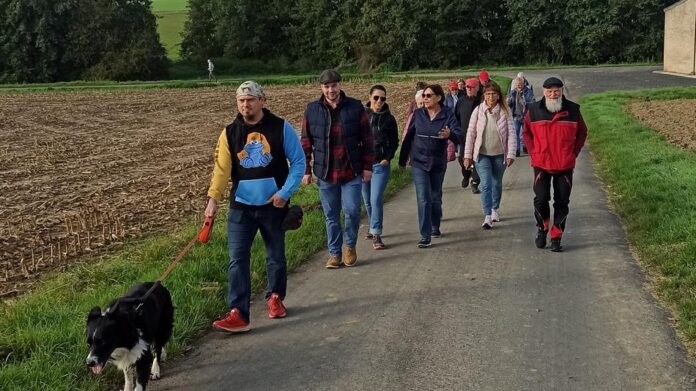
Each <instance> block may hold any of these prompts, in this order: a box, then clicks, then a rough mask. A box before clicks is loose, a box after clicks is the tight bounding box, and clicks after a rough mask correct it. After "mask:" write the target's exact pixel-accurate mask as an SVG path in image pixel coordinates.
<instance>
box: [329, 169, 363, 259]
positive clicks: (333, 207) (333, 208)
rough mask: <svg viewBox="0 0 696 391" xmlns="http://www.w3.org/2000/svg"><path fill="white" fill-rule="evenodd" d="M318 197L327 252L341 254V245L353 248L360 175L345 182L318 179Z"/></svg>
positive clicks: (358, 225) (356, 228)
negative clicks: (322, 211) (324, 222)
mask: <svg viewBox="0 0 696 391" xmlns="http://www.w3.org/2000/svg"><path fill="white" fill-rule="evenodd" d="M318 182H319V198H321V207H322V209H324V217H325V218H326V235H327V236H328V246H329V254H330V255H335V256H339V257H340V256H341V245H343V244H345V245H346V247H350V248H355V244H356V243H357V241H358V228H359V227H360V191H361V189H362V176H357V177H355V178H353V180H351V181H350V182H346V183H329V182H325V181H322V180H321V179H319V180H318ZM341 210H343V214H344V224H343V225H344V227H343V229H342V228H341Z"/></svg>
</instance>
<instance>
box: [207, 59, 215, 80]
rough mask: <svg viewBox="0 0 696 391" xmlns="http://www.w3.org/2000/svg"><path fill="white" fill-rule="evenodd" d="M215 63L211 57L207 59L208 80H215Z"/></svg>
mask: <svg viewBox="0 0 696 391" xmlns="http://www.w3.org/2000/svg"><path fill="white" fill-rule="evenodd" d="M214 72H215V64H213V61H212V60H211V59H208V81H213V80H214V81H217V77H215V73H214Z"/></svg>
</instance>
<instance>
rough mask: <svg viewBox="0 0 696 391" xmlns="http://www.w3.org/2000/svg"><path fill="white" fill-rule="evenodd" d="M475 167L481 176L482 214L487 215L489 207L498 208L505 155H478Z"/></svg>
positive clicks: (501, 190) (489, 210) (489, 212)
mask: <svg viewBox="0 0 696 391" xmlns="http://www.w3.org/2000/svg"><path fill="white" fill-rule="evenodd" d="M476 169H477V170H478V173H479V176H480V177H481V184H479V190H481V205H482V206H483V214H484V215H486V216H488V215H490V214H491V209H498V208H500V198H501V197H502V196H503V174H504V173H505V156H503V155H495V156H489V155H479V160H478V162H477V163H476Z"/></svg>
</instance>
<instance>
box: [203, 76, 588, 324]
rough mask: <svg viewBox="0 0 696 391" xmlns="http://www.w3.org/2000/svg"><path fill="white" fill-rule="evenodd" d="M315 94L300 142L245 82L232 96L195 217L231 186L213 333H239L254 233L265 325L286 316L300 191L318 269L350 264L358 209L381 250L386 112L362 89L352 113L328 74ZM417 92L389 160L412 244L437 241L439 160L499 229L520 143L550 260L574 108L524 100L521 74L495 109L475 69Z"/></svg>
mask: <svg viewBox="0 0 696 391" xmlns="http://www.w3.org/2000/svg"><path fill="white" fill-rule="evenodd" d="M319 84H320V89H321V96H320V97H319V98H318V99H317V100H314V101H311V102H310V103H309V104H308V105H307V108H306V110H305V113H304V116H303V119H302V132H301V136H300V137H298V136H297V133H296V132H295V129H293V127H292V126H291V125H290V124H289V122H288V121H287V120H285V119H282V118H279V117H277V116H275V115H274V114H273V113H271V112H270V111H269V110H268V109H266V108H265V107H264V105H265V101H266V97H265V94H264V92H263V89H262V87H261V86H260V85H258V84H257V83H256V82H253V81H247V82H244V83H242V84H241V85H240V86H239V88H237V91H236V102H237V109H238V112H239V113H238V114H237V116H236V118H235V119H234V121H233V122H232V123H231V124H230V125H228V126H227V127H226V128H225V129H223V131H222V133H221V134H220V137H219V139H218V143H217V146H216V149H215V165H214V168H213V174H212V180H211V185H210V188H209V191H208V204H207V207H206V210H205V216H206V217H208V218H213V217H214V216H215V214H216V212H217V209H218V204H219V203H220V202H221V201H222V199H223V197H224V194H225V192H226V189H227V186H228V183H229V182H231V183H232V187H231V190H230V197H229V198H230V209H229V212H228V216H227V232H228V239H227V240H228V252H229V264H228V290H227V304H228V307H229V308H230V312H229V313H227V314H226V315H225V316H224V317H222V318H221V319H218V320H216V321H215V322H213V326H214V327H215V328H216V329H218V330H222V331H226V332H241V331H247V330H249V319H250V317H249V307H250V301H251V277H250V262H251V246H252V243H253V240H254V237H255V236H256V233H257V231H260V233H261V237H262V239H263V241H264V244H265V250H266V271H267V292H266V295H265V296H266V301H267V306H268V316H269V317H270V318H283V317H285V316H286V314H287V311H286V308H285V306H284V304H283V300H284V299H285V295H286V285H287V266H286V258H285V231H284V229H283V226H284V224H283V221H284V220H285V219H286V218H287V217H288V208H289V205H288V203H289V200H290V197H291V196H292V194H293V193H294V192H295V191H296V190H297V188H298V187H299V186H300V184H303V185H309V184H311V183H312V182H313V180H314V178H316V181H317V187H318V189H319V197H320V200H321V205H322V209H323V212H324V217H325V222H326V232H327V247H328V252H329V257H328V259H327V261H326V265H325V266H326V268H328V269H338V268H340V267H341V266H348V267H350V266H354V265H355V264H356V262H357V260H358V254H357V251H356V244H357V241H358V229H359V226H360V203H361V200H362V201H363V202H364V204H365V208H366V210H367V215H368V221H369V228H368V232H367V234H366V235H365V239H369V240H372V244H373V248H374V249H375V250H383V249H385V248H387V245H386V244H385V243H384V241H383V239H382V234H383V228H384V227H383V204H384V199H383V195H384V191H385V189H386V185H387V182H388V181H389V175H390V167H391V160H392V159H394V158H395V157H396V151H397V149H398V144H399V140H398V135H399V132H398V129H397V124H396V120H395V119H394V116H393V115H392V114H391V112H390V109H389V105H388V104H387V103H386V101H387V90H386V88H385V87H384V86H382V85H375V86H373V87H372V88H370V90H369V94H368V96H369V100H368V102H367V104H366V105H363V104H362V103H361V102H360V101H359V100H357V99H354V98H351V97H348V96H347V95H346V94H345V92H344V91H342V89H341V75H340V74H339V73H338V72H337V71H335V70H332V69H329V70H325V71H324V72H322V73H321V75H320V76H319ZM461 88H464V89H465V91H461ZM417 89H418V91H417V93H416V96H415V100H414V102H411V104H410V105H409V113H408V114H407V121H406V123H407V125H406V127H405V129H404V134H403V136H402V142H401V143H402V145H401V152H400V155H399V156H398V162H399V166H400V167H401V168H405V167H406V165H407V164H410V166H411V172H412V175H413V182H414V186H415V190H416V199H417V210H418V231H419V234H420V240H418V242H417V246H418V247H419V248H429V247H431V245H432V241H431V239H432V238H433V237H439V236H440V235H442V233H441V231H440V222H441V220H442V213H443V212H442V184H443V181H444V177H445V171H446V169H447V163H448V161H453V160H455V159H457V160H458V162H459V164H460V166H461V169H462V176H463V180H462V187H467V186H468V185H469V181H470V178H472V179H473V180H472V181H471V185H472V190H473V192H474V193H478V192H479V191H480V194H481V205H482V209H483V214H484V220H483V224H482V228H484V229H491V228H493V226H494V223H495V222H498V221H500V219H501V217H500V201H501V198H502V190H503V188H502V179H503V174H504V172H505V170H506V168H507V167H510V166H511V165H512V164H513V163H514V161H515V158H516V157H518V156H520V152H521V150H522V149H523V148H522V146H523V145H524V150H526V151H527V152H528V153H529V156H530V161H531V166H532V168H533V171H534V176H533V178H534V181H533V189H534V194H535V196H534V216H535V219H536V226H537V235H536V238H535V245H536V246H537V247H538V248H545V247H546V241H547V236H548V235H549V234H550V237H551V251H554V252H560V251H562V246H561V238H562V235H563V231H564V230H565V225H566V219H567V216H568V211H569V208H568V205H569V201H570V192H571V189H572V175H573V169H574V167H575V160H576V158H577V156H578V155H579V153H580V151H581V149H582V147H583V145H584V142H585V139H586V137H587V127H586V126H585V123H584V121H583V119H582V115H581V114H580V109H579V106H578V105H577V104H576V103H574V102H571V101H570V100H568V99H566V98H565V97H564V95H563V82H562V81H561V80H560V79H558V78H555V77H551V78H548V79H547V80H546V81H545V82H544V84H543V94H544V96H543V98H542V99H540V100H539V101H536V102H534V100H533V92H532V90H531V86H530V85H529V84H528V83H527V82H526V80H525V79H524V75H522V74H521V73H520V74H519V75H518V77H517V78H516V79H515V80H514V81H513V85H512V90H511V91H510V92H509V93H508V96H507V99H506V97H505V96H504V95H503V92H502V91H501V89H500V87H499V86H498V84H497V83H495V82H494V81H492V80H490V79H489V77H488V73H487V72H485V71H483V72H481V73H480V74H479V78H478V79H475V78H469V79H466V80H460V82H453V83H451V85H450V93H449V94H445V92H444V90H443V89H442V87H441V86H440V85H438V84H431V85H425V84H422V83H419V84H418V86H417ZM522 141H523V143H522ZM457 149H458V155H459V156H458V157H457V156H456V155H457V154H456V153H455V151H456V150H457ZM552 187H553V198H554V204H553V207H554V216H553V220H551V216H550V207H549V202H550V200H551V188H552ZM341 212H343V215H344V218H343V223H342V222H341Z"/></svg>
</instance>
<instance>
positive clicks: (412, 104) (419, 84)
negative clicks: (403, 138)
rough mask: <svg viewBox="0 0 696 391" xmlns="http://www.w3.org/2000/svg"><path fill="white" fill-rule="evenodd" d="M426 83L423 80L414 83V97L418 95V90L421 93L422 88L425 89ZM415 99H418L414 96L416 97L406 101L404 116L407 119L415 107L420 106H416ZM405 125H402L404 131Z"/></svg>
mask: <svg viewBox="0 0 696 391" xmlns="http://www.w3.org/2000/svg"><path fill="white" fill-rule="evenodd" d="M426 85H427V84H425V82H422V81H419V82H417V83H416V97H417V96H418V91H420V92H421V93H423V90H424V89H425V87H426ZM417 101H418V99H417V98H416V99H414V100H412V101H410V102H408V108H407V109H406V118H407V119H408V118H409V116H410V115H411V114H412V113H413V111H414V110H416V109H417V108H419V107H420V106H418V104H417V103H418V102H417ZM407 127H408V126H407ZM407 127H404V131H405V130H406V128H407Z"/></svg>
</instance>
